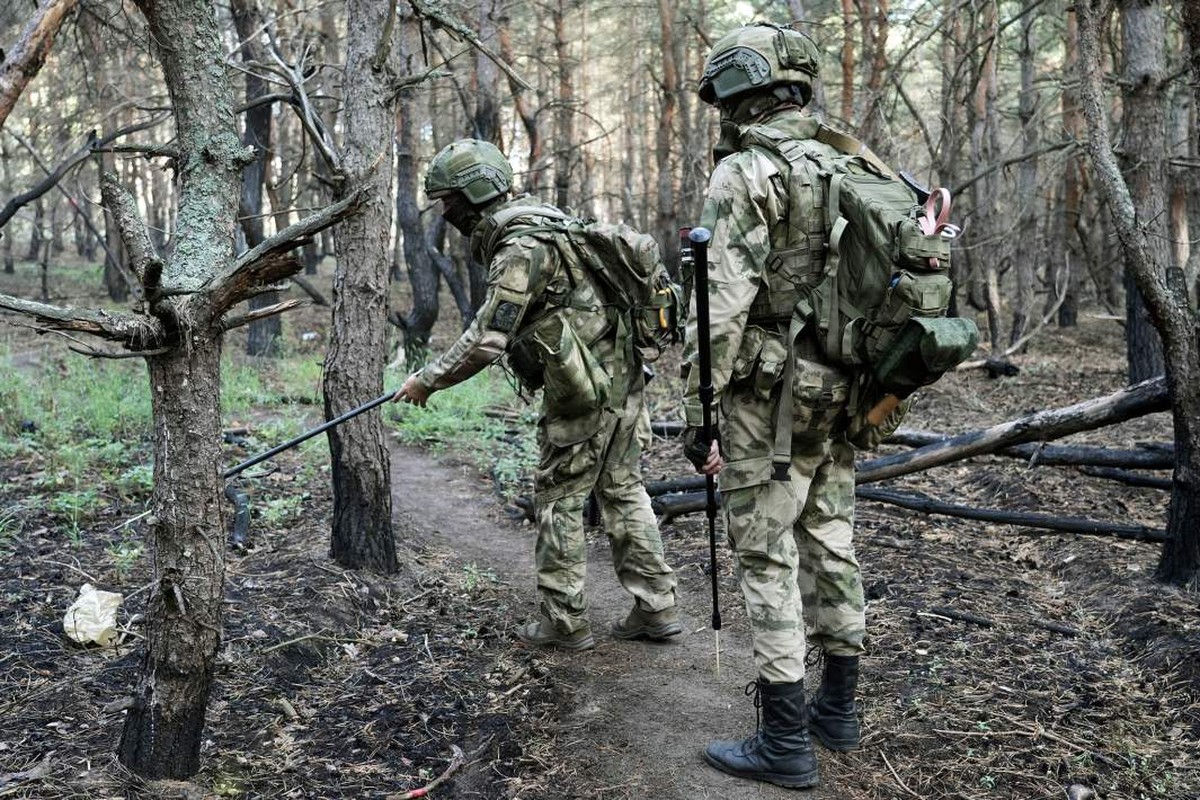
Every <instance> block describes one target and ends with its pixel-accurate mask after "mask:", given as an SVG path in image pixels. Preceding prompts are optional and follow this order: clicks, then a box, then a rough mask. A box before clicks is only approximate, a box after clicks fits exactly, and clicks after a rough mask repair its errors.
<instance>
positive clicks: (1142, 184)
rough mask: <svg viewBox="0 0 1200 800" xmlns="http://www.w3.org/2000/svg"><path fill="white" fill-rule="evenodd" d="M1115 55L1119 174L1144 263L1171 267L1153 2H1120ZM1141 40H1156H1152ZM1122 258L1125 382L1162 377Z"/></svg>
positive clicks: (1160, 54)
mask: <svg viewBox="0 0 1200 800" xmlns="http://www.w3.org/2000/svg"><path fill="white" fill-rule="evenodd" d="M1118 5H1119V7H1120V8H1121V50H1122V54H1123V56H1124V64H1123V68H1122V75H1121V81H1120V85H1121V86H1122V87H1123V93H1122V98H1121V105H1122V108H1123V109H1124V113H1123V114H1122V124H1123V126H1124V127H1125V136H1124V137H1123V138H1124V145H1123V146H1122V148H1121V150H1120V153H1121V155H1122V159H1121V172H1122V174H1123V175H1124V177H1125V182H1126V184H1127V185H1128V186H1129V194H1130V196H1131V199H1132V200H1133V205H1134V207H1135V208H1136V209H1137V220H1138V226H1139V227H1141V228H1142V229H1143V230H1144V231H1145V233H1146V247H1147V248H1149V251H1150V252H1149V253H1148V255H1149V257H1150V259H1151V260H1152V261H1153V262H1154V263H1155V264H1158V265H1161V266H1162V267H1163V268H1164V269H1169V268H1170V266H1171V246H1170V232H1169V230H1168V226H1167V220H1168V217H1167V158H1168V153H1169V148H1168V146H1167V119H1166V110H1167V109H1166V94H1165V91H1166V85H1165V83H1164V79H1165V76H1164V75H1163V70H1164V68H1165V66H1166V54H1165V52H1164V47H1165V37H1166V25H1165V15H1164V13H1163V8H1162V4H1161V3H1159V2H1143V0H1137V2H1122V3H1119V4H1118ZM1147 37H1156V38H1153V39H1150V38H1147ZM1129 259H1130V256H1129V254H1126V256H1125V344H1126V348H1125V352H1126V356H1127V358H1128V368H1129V382H1130V383H1131V384H1132V383H1137V382H1138V381H1143V380H1146V379H1147V378H1153V377H1154V376H1156V375H1162V374H1163V372H1164V370H1165V366H1164V363H1163V351H1162V340H1161V339H1160V337H1159V334H1158V331H1157V330H1156V329H1155V327H1154V322H1153V320H1152V319H1151V317H1150V311H1149V309H1147V308H1146V302H1145V299H1144V298H1143V295H1142V290H1141V288H1140V287H1139V286H1138V282H1137V280H1136V278H1135V277H1134V269H1133V267H1132V265H1131V264H1130V263H1129Z"/></svg>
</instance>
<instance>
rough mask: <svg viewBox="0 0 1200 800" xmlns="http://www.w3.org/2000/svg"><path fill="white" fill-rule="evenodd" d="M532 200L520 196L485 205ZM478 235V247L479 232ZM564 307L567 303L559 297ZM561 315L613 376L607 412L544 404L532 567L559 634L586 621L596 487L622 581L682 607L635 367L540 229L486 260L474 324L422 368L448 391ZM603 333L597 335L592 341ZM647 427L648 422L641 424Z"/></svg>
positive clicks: (635, 591)
mask: <svg viewBox="0 0 1200 800" xmlns="http://www.w3.org/2000/svg"><path fill="white" fill-rule="evenodd" d="M531 202H537V201H536V200H530V198H528V197H523V198H515V199H513V200H509V201H508V202H507V203H504V204H496V206H495V207H493V208H491V209H489V211H492V212H494V211H495V210H497V209H499V208H503V207H505V206H507V205H511V204H523V205H529V204H530V203H531ZM484 224H485V223H481V224H480V226H479V227H477V228H476V231H475V234H474V235H473V236H472V247H473V249H474V250H475V252H476V255H478V254H479V243H480V240H481V238H482V237H481V229H482V228H483V227H484ZM568 302H569V306H565V305H564V304H566V303H568ZM548 310H549V313H554V314H562V315H563V319H564V320H565V321H566V322H565V324H570V325H571V326H572V327H573V330H574V331H575V333H577V334H578V336H579V338H580V339H582V340H583V341H590V342H593V344H592V345H591V347H590V353H591V354H592V355H594V356H595V358H596V359H597V360H598V361H599V363H600V365H601V366H602V368H603V369H604V370H605V371H607V373H608V375H609V377H610V380H611V379H612V378H613V377H614V375H615V374H622V375H625V376H627V377H626V378H625V379H624V380H623V381H617V380H612V386H611V391H610V392H609V393H608V396H607V400H606V401H605V403H604V405H603V407H601V408H597V409H592V410H590V411H588V412H586V413H581V414H575V415H572V416H569V417H564V416H558V415H556V414H554V413H553V409H548V408H547V407H546V405H545V403H543V405H542V409H541V416H540V418H539V420H538V443H539V448H540V455H539V464H538V469H537V474H536V476H535V488H536V496H535V498H534V500H535V505H536V507H537V525H538V541H537V548H536V552H535V563H536V566H537V575H538V590H539V593H540V595H541V600H542V609H543V611H545V613H546V615H547V616H548V617H549V618H550V619H551V620H552V621H553V622H554V623H555V625H556V627H557V628H558V629H559V631H561V632H563V633H571V632H574V631H575V630H578V629H579V628H581V627H583V626H584V625H585V624H586V618H585V616H584V614H585V611H586V603H585V597H584V573H585V568H586V564H587V552H586V542H585V539H584V533H583V504H584V501H585V500H586V499H587V496H588V494H589V493H590V492H591V491H592V490H593V489H595V492H596V496H597V499H598V501H599V503H600V509H601V517H602V521H603V524H604V530H605V532H606V533H607V535H608V537H609V543H610V545H611V547H612V557H613V566H614V568H615V570H616V573H617V578H618V580H619V581H620V583H621V585H622V586H624V587H625V589H626V590H627V591H629V593H630V594H632V595H633V596H634V597H636V598H637V599H638V600H639V601H640V602H641V604H642V607H643V608H644V609H646V610H648V611H661V610H663V609H665V608H670V607H672V606H674V605H675V584H676V580H675V575H674V573H673V572H672V570H671V568H670V567H669V566H668V565H667V563H666V561H665V560H664V558H663V545H662V538H661V536H660V534H659V531H658V523H657V520H656V519H655V517H654V512H653V511H652V510H651V508H650V497H649V496H648V495H647V494H646V489H645V486H644V484H643V482H642V474H641V467H640V464H639V460H640V458H641V454H642V443H641V439H640V438H639V435H638V434H639V430H641V431H642V432H643V435H644V433H645V432H646V430H647V429H648V421H649V417H648V416H647V414H646V408H645V402H644V395H643V391H642V390H643V387H644V382H643V378H642V371H641V365H640V364H632V363H631V364H625V365H623V366H624V368H623V369H620V370H618V369H617V367H618V366H621V365H619V364H618V363H617V358H618V357H619V356H618V354H617V352H616V346H615V333H614V335H610V336H602V335H601V334H602V333H603V332H604V330H605V329H606V328H609V327H610V325H609V321H608V319H607V317H606V315H605V311H604V309H603V308H602V307H601V305H600V303H599V301H598V299H597V296H596V293H595V290H594V287H591V286H590V285H589V284H588V283H587V278H586V276H580V275H577V276H576V280H575V282H574V283H572V281H571V279H570V278H569V276H568V275H567V274H566V270H565V269H564V268H563V265H562V263H561V260H560V259H559V258H558V256H557V255H556V249H555V248H553V247H550V246H548V245H547V244H546V243H545V242H543V241H540V240H539V239H538V238H536V237H533V236H519V237H515V238H513V239H510V240H506V241H505V242H504V243H503V244H502V245H501V246H500V247H499V248H497V250H496V252H495V253H494V254H493V256H492V258H491V261H490V263H489V264H488V285H487V294H486V296H485V298H484V301H483V304H482V305H481V306H480V309H479V311H478V312H477V314H476V316H475V319H474V321H473V322H472V323H471V325H470V326H469V327H468V328H467V330H465V331H464V332H463V333H462V335H461V336H460V337H459V338H458V340H457V341H456V342H455V343H454V344H453V345H452V346H451V347H450V349H449V350H447V351H446V352H445V353H444V354H443V355H442V356H441V357H439V358H437V359H435V360H434V361H432V362H430V363H429V364H428V365H426V366H425V368H424V369H422V370H421V371H420V373H418V379H419V380H420V381H421V382H422V383H423V384H425V386H426V387H427V388H429V389H432V390H437V389H442V388H446V387H447V386H452V385H454V384H456V383H459V382H461V381H463V380H466V379H467V378H469V377H470V376H471V375H474V374H475V373H476V372H478V371H479V370H481V369H483V367H485V366H486V365H487V364H490V363H492V362H494V361H496V360H497V359H499V358H500V357H501V356H502V355H503V354H504V353H505V351H506V350H508V349H509V347H510V345H511V343H512V342H513V341H514V340H518V339H520V338H521V337H522V335H523V333H525V332H527V330H528V329H530V328H533V327H536V326H537V325H539V324H540V323H543V322H544V321H545V320H546V319H547V313H548ZM597 339H598V340H597ZM643 426H644V427H643Z"/></svg>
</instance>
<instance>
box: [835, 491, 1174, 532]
mask: <svg viewBox="0 0 1200 800" xmlns="http://www.w3.org/2000/svg"><path fill="white" fill-rule="evenodd" d="M854 494H855V496H856V497H858V498H859V499H860V500H874V501H876V502H880V503H890V504H892V505H896V506H900V507H901V508H907V509H911V510H913V511H923V512H925V513H926V514H942V515H944V516H949V517H961V518H963V519H974V520H980V521H982V522H999V523H1002V524H1005V525H1016V526H1019V527H1022V528H1041V529H1045V530H1054V531H1064V532H1067V533H1082V534H1087V535H1091V536H1115V537H1116V538H1118V539H1132V540H1134V541H1139V542H1163V541H1166V538H1167V534H1166V532H1165V531H1160V530H1155V529H1154V528H1147V527H1146V526H1144V525H1123V524H1121V523H1119V522H1102V521H1100V520H1094V519H1083V518H1080V517H1056V516H1052V515H1050V514H1035V513H1033V512H1029V511H1002V510H999V509H992V508H975V507H973V506H961V505H955V504H953V503H943V502H941V501H940V500H934V499H933V498H931V497H927V496H925V495H918V494H910V493H908V492H897V491H895V490H892V489H881V488H879V487H874V486H860V487H858V488H856V489H855V490H854Z"/></svg>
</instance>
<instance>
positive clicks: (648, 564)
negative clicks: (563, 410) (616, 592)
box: [535, 381, 676, 633]
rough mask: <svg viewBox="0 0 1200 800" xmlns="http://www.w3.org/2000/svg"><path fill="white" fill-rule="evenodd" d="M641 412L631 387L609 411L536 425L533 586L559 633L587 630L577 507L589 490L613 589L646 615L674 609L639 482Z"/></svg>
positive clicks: (667, 571)
mask: <svg viewBox="0 0 1200 800" xmlns="http://www.w3.org/2000/svg"><path fill="white" fill-rule="evenodd" d="M639 383H640V381H639ZM644 409H645V403H644V401H643V393H642V388H641V386H640V385H639V386H638V387H637V388H636V389H635V390H634V391H631V392H630V393H629V394H628V396H627V397H626V399H625V403H624V406H623V407H622V408H620V409H617V410H615V411H613V410H609V409H601V410H598V411H596V412H594V413H593V414H590V415H587V416H585V417H579V418H574V419H563V418H552V417H547V416H543V417H542V418H541V419H540V420H538V445H539V447H540V450H541V453H540V457H539V461H538V469H537V474H536V478H535V483H536V489H537V498H536V499H537V502H536V507H537V526H538V540H537V549H536V551H535V564H536V568H537V583H538V591H539V593H540V594H541V600H542V603H541V610H542V612H543V613H544V614H545V615H546V616H547V617H549V618H550V620H551V621H553V622H554V625H555V627H556V628H557V629H558V630H560V631H562V632H564V633H572V632H574V631H576V630H579V629H580V628H582V627H584V626H586V625H587V619H586V616H585V615H586V611H587V602H586V598H585V596H584V578H585V575H586V570H587V540H586V538H585V536H584V529H583V505H584V502H585V501H586V500H587V496H588V494H589V493H590V492H591V491H592V489H593V488H594V489H595V492H596V500H597V502H598V503H599V506H600V517H601V520H602V522H603V525H604V531H605V533H607V534H608V541H609V545H610V546H611V548H612V559H613V568H614V569H615V571H616V573H617V580H618V581H620V583H621V586H623V587H624V588H625V590H626V591H627V592H629V593H630V594H632V595H633V596H634V597H635V598H637V600H638V601H639V603H640V605H641V606H642V608H643V609H645V610H647V611H662V610H663V609H667V608H671V607H672V606H674V605H675V584H676V579H675V574H674V573H673V572H672V570H671V568H670V567H669V566H667V563H666V561H665V560H664V558H663V545H662V537H661V536H660V535H659V531H658V522H657V520H656V519H655V517H654V511H653V510H652V509H651V507H650V496H649V495H648V494H646V487H645V484H644V483H643V482H642V471H641V466H640V459H641V455H642V444H641V441H640V438H639V435H638V434H639V429H640V427H641V420H642V419H643V418H644V416H645V415H644Z"/></svg>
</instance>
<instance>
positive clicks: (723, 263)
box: [684, 108, 834, 426]
mask: <svg viewBox="0 0 1200 800" xmlns="http://www.w3.org/2000/svg"><path fill="white" fill-rule="evenodd" d="M763 128H769V129H771V131H772V132H779V133H782V134H784V135H785V136H786V137H787V138H789V139H795V140H801V141H803V144H804V145H805V146H807V147H812V148H813V149H814V150H818V151H820V152H825V153H829V154H833V153H834V151H833V150H832V148H829V147H828V146H827V145H824V144H821V143H819V142H817V141H815V139H813V137H814V136H815V135H816V132H817V128H818V122H817V120H816V119H814V118H813V117H810V116H807V115H805V114H802V113H801V112H800V111H799V110H797V109H792V108H789V109H785V110H781V111H778V112H775V113H774V114H769V115H768V116H767V117H766V118H764V119H762V120H760V121H759V122H758V123H756V124H755V125H754V126H747V127H746V128H743V129H741V131H742V134H743V137H742V140H743V149H741V150H739V151H738V152H735V153H733V154H731V155H728V156H726V157H725V158H723V159H722V160H721V161H720V162H719V163H718V164H717V166H716V168H715V169H714V170H713V173H712V176H711V178H710V179H709V185H708V195H707V198H706V201H705V204H704V212H703V214H702V216H701V224H702V225H704V226H705V227H707V228H709V229H710V230H711V231H712V233H713V237H712V240H711V242H710V244H709V263H708V302H709V341H710V343H711V353H712V362H711V363H712V377H713V390H714V397H715V401H719V399H720V398H721V396H722V393H723V392H724V391H725V390H726V388H727V387H728V386H729V384H730V381H731V379H736V378H744V377H747V374H748V371H749V370H751V369H753V368H754V366H755V361H756V359H757V360H759V361H761V360H762V359H763V358H766V357H767V355H766V354H767V353H768V351H770V354H771V355H770V357H771V358H774V359H776V360H777V361H781V360H782V359H783V358H785V356H784V353H785V352H786V342H785V339H786V336H785V333H786V331H787V321H786V320H784V319H780V320H779V321H778V322H776V323H774V324H763V323H762V322H761V321H752V319H751V310H752V307H753V308H759V307H761V306H763V305H764V303H763V300H764V298H765V297H766V295H767V294H768V290H769V288H770V287H769V285H768V279H769V278H771V277H772V276H771V274H770V272H771V270H773V269H776V268H777V264H778V263H779V259H778V258H776V259H772V258H771V256H772V253H777V252H779V251H780V250H781V248H783V247H784V246H785V242H786V240H787V235H788V224H789V211H790V210H789V208H788V204H789V192H788V181H789V176H788V175H787V174H785V173H784V172H783V171H784V170H786V169H787V162H786V161H783V160H781V159H779V158H777V157H773V155H772V154H770V153H769V152H768V151H767V150H766V149H764V148H762V147H758V146H750V145H746V144H745V142H747V141H751V140H752V139H753V132H754V130H755V129H763ZM809 140H811V141H809ZM809 169H810V171H811V174H810V175H808V176H799V177H801V179H804V180H809V179H811V183H812V185H813V187H814V191H816V190H817V187H819V186H820V181H819V180H818V168H817V165H816V163H815V162H814V163H813V164H812V165H811V167H810V168H809ZM820 197H822V198H823V190H822V191H821V193H820ZM815 200H816V205H817V206H818V207H820V206H821V205H823V200H821V199H818V198H815ZM814 245H815V246H814V247H813V248H812V252H814V253H818V252H820V246H819V244H818V243H814ZM820 257H822V258H823V255H822V256H820ZM818 266H819V265H818ZM776 286H778V281H776ZM781 299H782V300H783V301H784V303H785V305H784V307H785V308H786V307H789V306H790V304H791V302H794V299H793V300H791V301H790V302H787V301H788V298H786V297H785V298H774V302H773V304H774V305H775V306H779V305H780V300H781ZM756 300H757V301H758V302H757V303H756ZM697 341H698V338H697V331H696V309H695V301H694V298H693V301H692V304H691V310H690V314H689V318H688V327H687V338H686V342H687V347H686V349H685V352H684V358H685V360H686V362H687V363H688V364H689V365H690V367H689V369H688V378H687V384H686V388H685V390H684V416H685V420H686V422H687V424H688V425H692V426H698V425H700V424H701V422H702V408H701V404H700V400H699V369H698V368H697V365H698V362H699V356H698V351H697V348H696V342H697ZM804 355H805V357H812V358H814V359H815V355H814V354H813V353H810V352H805V353H804ZM814 366H815V361H814ZM826 369H827V368H825V367H822V368H821V370H820V371H822V372H824V371H825V370H826Z"/></svg>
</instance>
